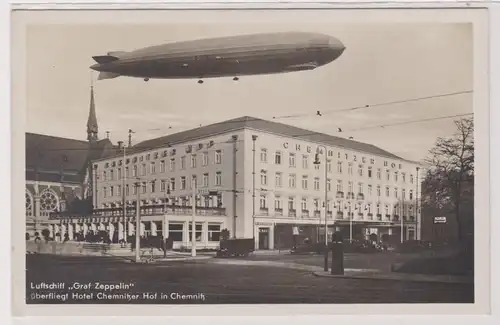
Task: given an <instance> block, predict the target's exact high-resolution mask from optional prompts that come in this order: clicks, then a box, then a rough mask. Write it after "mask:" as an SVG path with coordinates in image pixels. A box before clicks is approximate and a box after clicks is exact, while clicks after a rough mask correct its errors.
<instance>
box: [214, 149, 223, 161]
mask: <svg viewBox="0 0 500 325" xmlns="http://www.w3.org/2000/svg"><path fill="white" fill-rule="evenodd" d="M215 163H216V164H221V163H222V150H216V151H215Z"/></svg>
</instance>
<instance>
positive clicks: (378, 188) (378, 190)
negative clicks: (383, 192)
mask: <svg viewBox="0 0 500 325" xmlns="http://www.w3.org/2000/svg"><path fill="white" fill-rule="evenodd" d="M377 196H380V185H377Z"/></svg>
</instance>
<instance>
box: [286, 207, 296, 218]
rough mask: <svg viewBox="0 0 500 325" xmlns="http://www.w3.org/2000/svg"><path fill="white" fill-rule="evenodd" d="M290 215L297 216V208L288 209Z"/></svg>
mask: <svg viewBox="0 0 500 325" xmlns="http://www.w3.org/2000/svg"><path fill="white" fill-rule="evenodd" d="M288 216H289V217H291V218H295V217H297V211H296V210H295V209H288Z"/></svg>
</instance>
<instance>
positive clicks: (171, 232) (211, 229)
mask: <svg viewBox="0 0 500 325" xmlns="http://www.w3.org/2000/svg"><path fill="white" fill-rule="evenodd" d="M188 227H189V230H188V231H187V233H188V236H187V237H188V239H186V238H185V236H184V223H175V222H170V223H169V225H168V238H171V239H173V241H180V242H183V241H191V238H192V233H193V225H192V224H191V223H189V226H188ZM202 234H203V225H202V224H199V223H197V224H196V230H195V236H196V241H199V242H200V241H202V238H203V235H202ZM220 234H221V225H220V224H208V229H207V234H206V235H207V240H208V241H213V242H218V241H219V240H220ZM185 239H186V240H185Z"/></svg>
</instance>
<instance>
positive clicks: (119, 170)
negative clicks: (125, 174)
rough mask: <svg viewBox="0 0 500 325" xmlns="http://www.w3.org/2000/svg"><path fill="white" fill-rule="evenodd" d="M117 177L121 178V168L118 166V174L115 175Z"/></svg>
mask: <svg viewBox="0 0 500 325" xmlns="http://www.w3.org/2000/svg"><path fill="white" fill-rule="evenodd" d="M116 178H117V179H122V169H121V168H118V175H117V176H116Z"/></svg>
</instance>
